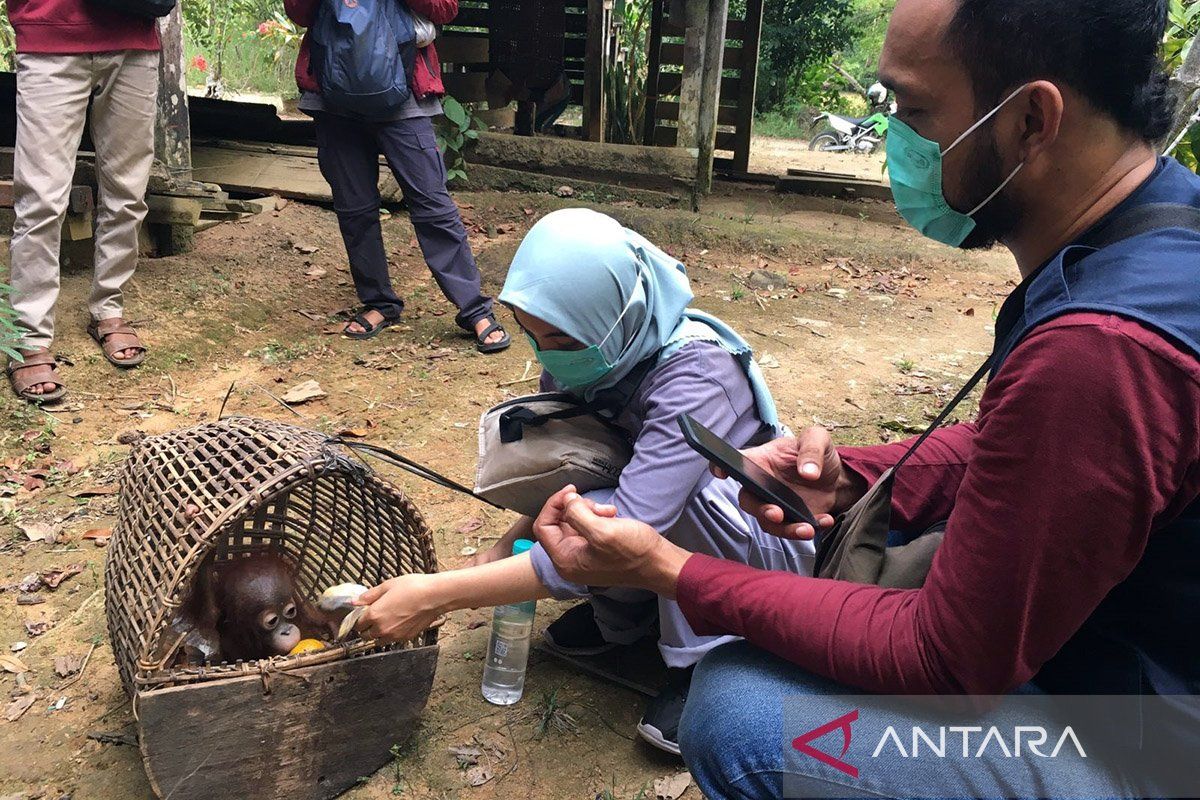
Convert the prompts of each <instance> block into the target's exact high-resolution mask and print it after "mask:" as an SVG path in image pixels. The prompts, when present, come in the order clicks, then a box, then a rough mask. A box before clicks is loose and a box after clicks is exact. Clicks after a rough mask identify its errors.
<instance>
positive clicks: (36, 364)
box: [5, 347, 67, 405]
mask: <svg viewBox="0 0 1200 800" xmlns="http://www.w3.org/2000/svg"><path fill="white" fill-rule="evenodd" d="M22 355H23V356H24V357H25V360H24V361H9V362H8V367H7V368H6V369H5V372H7V373H8V381H9V383H11V384H12V388H13V391H14V392H16V393H17V397H19V398H21V399H22V400H24V401H26V402H28V403H33V404H35V405H41V404H43V403H57V402H58V401H59V400H62V399H63V397H64V396H65V395H66V393H67V387H66V386H65V385H63V382H62V381H61V380H59V378H58V362H57V361H55V360H54V356H53V355H51V354H50V350H49V349H48V348H45V347H43V348H41V349H39V350H28V351H23V352H22ZM43 367H44V368H47V369H45V373H46V374H45V376H44V377H40V378H39V377H37V376H36V374H30V373H29V370H34V369H38V368H43ZM40 383H53V384H54V387H55V388H54V389H53V391H49V392H43V393H41V394H37V393H35V392H31V391H29V390H30V389H31V388H33V387H34V386H37V385H38V384H40Z"/></svg>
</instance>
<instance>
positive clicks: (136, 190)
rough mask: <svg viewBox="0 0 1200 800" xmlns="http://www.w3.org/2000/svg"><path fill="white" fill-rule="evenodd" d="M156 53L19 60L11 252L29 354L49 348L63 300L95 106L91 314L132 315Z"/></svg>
mask: <svg viewBox="0 0 1200 800" xmlns="http://www.w3.org/2000/svg"><path fill="white" fill-rule="evenodd" d="M158 62H159V55H158V53H157V52H149V51H141V50H121V51H116V52H111V53H89V54H81V55H48V54H41V53H23V54H18V55H17V146H16V155H15V157H14V164H13V194H14V203H13V207H14V211H15V212H16V222H15V224H14V225H13V238H12V245H11V248H10V251H11V258H12V305H13V308H14V309H15V310H16V312H17V322H18V323H19V324H20V325H21V327H23V328H24V329H25V331H26V333H25V337H24V341H23V343H22V346H23V347H27V348H34V347H49V346H50V343H51V341H52V340H53V338H54V305H55V302H56V301H57V300H58V291H59V245H60V243H61V238H62V223H63V219H64V217H65V215H66V212H67V204H68V201H69V199H70V192H71V183H72V179H73V176H74V174H75V157H76V155H77V153H78V151H79V144H80V142H81V141H82V139H83V126H84V123H85V121H86V119H87V110H88V102H89V100H90V101H91V106H92V125H91V134H92V141H93V143H94V144H95V148H96V172H97V180H98V182H99V193H98V196H97V202H96V240H95V265H96V268H95V276H94V279H93V281H92V289H91V294H90V296H89V298H88V310H89V311H90V312H91V315H92V317H93V318H95V319H108V318H110V317H119V316H123V312H124V302H123V296H122V289H123V288H124V286H125V284H126V283H127V282H128V281H129V279H130V278H131V277H132V276H133V271H134V268H135V267H136V266H137V257H138V227H139V226H140V225H141V223H142V220H143V219H145V217H146V184H147V183H148V182H149V179H150V168H151V165H152V164H153V162H154V118H155V101H156V98H157V95H158Z"/></svg>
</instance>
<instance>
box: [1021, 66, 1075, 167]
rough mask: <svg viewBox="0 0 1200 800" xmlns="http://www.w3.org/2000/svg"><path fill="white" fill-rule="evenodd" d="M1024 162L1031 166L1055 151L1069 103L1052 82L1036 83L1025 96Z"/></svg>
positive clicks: (1023, 105)
mask: <svg viewBox="0 0 1200 800" xmlns="http://www.w3.org/2000/svg"><path fill="white" fill-rule="evenodd" d="M1015 102H1017V103H1019V106H1018V108H1019V109H1020V111H1021V118H1020V121H1019V124H1020V126H1021V145H1020V147H1021V149H1020V152H1019V153H1018V156H1019V159H1020V161H1022V162H1024V163H1026V164H1029V163H1032V162H1036V161H1037V160H1038V158H1039V157H1040V156H1042V155H1044V154H1046V153H1047V152H1049V151H1050V150H1052V149H1053V147H1054V145H1055V143H1056V142H1057V141H1058V136H1059V132H1060V130H1061V128H1062V121H1063V113H1064V109H1065V107H1066V103H1065V101H1064V99H1063V93H1062V91H1061V90H1060V89H1059V88H1058V86H1057V85H1056V84H1054V83H1053V82H1051V81H1044V80H1043V81H1033V82H1032V83H1030V84H1029V85H1028V86H1027V87H1026V88H1025V91H1024V92H1023V93H1022V96H1021V98H1020V99H1018V100H1016V101H1015Z"/></svg>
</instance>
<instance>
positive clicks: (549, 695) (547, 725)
mask: <svg viewBox="0 0 1200 800" xmlns="http://www.w3.org/2000/svg"><path fill="white" fill-rule="evenodd" d="M560 691H561V688H559V689H555V690H554V691H553V692H542V700H541V702H540V703H538V704H537V705H536V706H534V708H533V711H532V713H533V717H534V726H533V735H534V738H536V739H541V738H542V737H543V736H545V735H546V734H547V733H551V732H553V733H578V732H579V723H578V722H576V721H575V718H574V717H572V716H571V715H570V714H568V713H567V712H565V711H563V708H565V707H566V704H565V703H563V702H561V701H560V700H559V699H558V693H559V692H560Z"/></svg>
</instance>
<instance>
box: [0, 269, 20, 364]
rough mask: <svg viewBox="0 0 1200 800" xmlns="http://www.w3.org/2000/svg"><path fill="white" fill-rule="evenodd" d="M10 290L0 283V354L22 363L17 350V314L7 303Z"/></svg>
mask: <svg viewBox="0 0 1200 800" xmlns="http://www.w3.org/2000/svg"><path fill="white" fill-rule="evenodd" d="M10 292H12V289H11V288H10V287H9V286H6V285H5V284H3V283H0V353H3V354H4V355H6V356H8V357H9V358H11V359H14V360H16V361H22V360H23V359H22V358H21V354H20V353H18V352H17V348H18V347H19V346H20V345H21V329H20V327H19V326H18V325H17V312H16V311H15V310H13V307H12V304H11V303H10V302H9V299H8V297H9V293H10Z"/></svg>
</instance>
